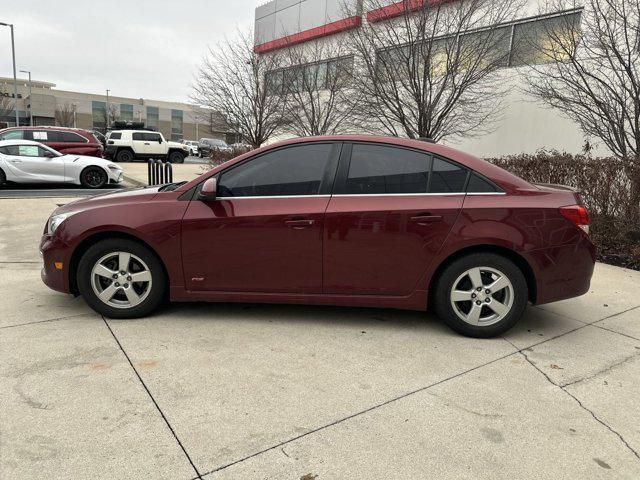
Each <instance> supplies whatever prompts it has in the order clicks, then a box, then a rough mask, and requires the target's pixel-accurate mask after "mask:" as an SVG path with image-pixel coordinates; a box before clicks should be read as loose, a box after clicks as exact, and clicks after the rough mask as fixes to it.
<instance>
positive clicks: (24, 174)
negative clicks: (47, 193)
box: [0, 140, 123, 188]
mask: <svg viewBox="0 0 640 480" xmlns="http://www.w3.org/2000/svg"><path fill="white" fill-rule="evenodd" d="M122 179H123V174H122V168H120V166H119V165H116V164H115V163H112V162H109V161H107V160H104V159H102V158H96V157H90V156H86V155H75V154H63V153H60V152H58V151H56V150H54V149H53V148H51V147H48V146H46V145H43V144H41V143H38V142H33V141H31V140H2V141H0V185H4V183H5V182H7V181H9V182H15V183H73V184H76V185H82V186H83V187H85V188H101V187H103V186H105V185H107V184H109V183H120V182H122Z"/></svg>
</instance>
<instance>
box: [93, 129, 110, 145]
mask: <svg viewBox="0 0 640 480" xmlns="http://www.w3.org/2000/svg"><path fill="white" fill-rule="evenodd" d="M91 133H92V134H93V136H94V137H96V139H97V140H98V141H99V142H100V143H101V144H102V148H103V149H104V147H106V146H107V137H105V136H104V133H102V132H99V131H98V130H91Z"/></svg>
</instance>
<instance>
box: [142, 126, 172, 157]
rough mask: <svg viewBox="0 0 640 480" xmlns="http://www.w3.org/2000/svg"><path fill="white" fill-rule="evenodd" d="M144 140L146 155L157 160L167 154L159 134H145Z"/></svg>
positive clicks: (165, 144)
mask: <svg viewBox="0 0 640 480" xmlns="http://www.w3.org/2000/svg"><path fill="white" fill-rule="evenodd" d="M144 138H145V147H146V152H147V155H151V156H155V157H158V158H159V157H163V156H164V155H165V154H166V153H167V143H166V142H165V141H164V138H163V137H162V135H160V134H159V133H152V132H149V133H145V134H144Z"/></svg>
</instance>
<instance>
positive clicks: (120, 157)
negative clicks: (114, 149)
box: [116, 150, 133, 162]
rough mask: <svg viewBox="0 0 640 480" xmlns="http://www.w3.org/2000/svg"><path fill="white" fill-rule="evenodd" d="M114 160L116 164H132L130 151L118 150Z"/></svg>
mask: <svg viewBox="0 0 640 480" xmlns="http://www.w3.org/2000/svg"><path fill="white" fill-rule="evenodd" d="M116 160H117V161H118V162H132V161H133V153H132V152H131V150H119V151H118V153H117V154H116Z"/></svg>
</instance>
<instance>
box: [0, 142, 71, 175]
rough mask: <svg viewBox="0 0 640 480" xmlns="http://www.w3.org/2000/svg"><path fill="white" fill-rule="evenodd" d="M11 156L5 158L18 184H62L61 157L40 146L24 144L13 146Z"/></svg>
mask: <svg viewBox="0 0 640 480" xmlns="http://www.w3.org/2000/svg"><path fill="white" fill-rule="evenodd" d="M12 153H13V154H12V155H8V156H7V157H6V161H7V164H8V165H9V167H10V168H11V170H12V173H13V175H14V177H15V179H16V180H15V181H19V182H34V183H37V182H64V181H65V177H64V160H63V157H62V156H61V155H60V154H59V153H58V152H55V151H53V150H49V149H48V148H46V147H43V146H41V145H33V144H31V145H30V144H24V145H17V146H13V148H12Z"/></svg>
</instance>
